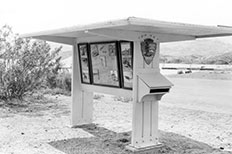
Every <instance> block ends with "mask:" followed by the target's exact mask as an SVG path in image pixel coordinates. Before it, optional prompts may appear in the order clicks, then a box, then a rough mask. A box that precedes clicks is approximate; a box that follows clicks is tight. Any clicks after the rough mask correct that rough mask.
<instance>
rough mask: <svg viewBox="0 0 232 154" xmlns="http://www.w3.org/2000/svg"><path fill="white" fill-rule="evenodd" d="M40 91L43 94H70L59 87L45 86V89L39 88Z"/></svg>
mask: <svg viewBox="0 0 232 154" xmlns="http://www.w3.org/2000/svg"><path fill="white" fill-rule="evenodd" d="M40 92H41V93H43V94H50V95H65V96H71V92H70V91H67V90H64V89H61V88H54V89H50V88H46V89H41V90H40Z"/></svg>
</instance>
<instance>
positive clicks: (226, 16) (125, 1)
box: [0, 0, 232, 34]
mask: <svg viewBox="0 0 232 154" xmlns="http://www.w3.org/2000/svg"><path fill="white" fill-rule="evenodd" d="M129 16H135V17H143V18H150V19H156V20H164V21H175V22H184V23H193V24H203V25H228V26H232V1H231V0H159V1H158V0H131V1H129V0H114V1H110V0H92V1H89V0H0V26H2V25H4V24H8V25H10V26H12V27H13V30H14V32H17V33H20V34H23V33H28V32H34V31H41V30H47V29H54V28H61V27H69V26H74V25H83V24H88V23H94V22H98V21H106V20H111V19H122V18H126V17H129Z"/></svg>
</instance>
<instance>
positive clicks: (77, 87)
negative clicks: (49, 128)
mask: <svg viewBox="0 0 232 154" xmlns="http://www.w3.org/2000/svg"><path fill="white" fill-rule="evenodd" d="M71 116H72V117H71V125H72V126H76V125H82V124H89V123H92V116H93V93H92V92H86V91H84V90H82V87H81V73H80V63H79V54H78V51H77V46H76V44H74V45H73V57H72V106H71Z"/></svg>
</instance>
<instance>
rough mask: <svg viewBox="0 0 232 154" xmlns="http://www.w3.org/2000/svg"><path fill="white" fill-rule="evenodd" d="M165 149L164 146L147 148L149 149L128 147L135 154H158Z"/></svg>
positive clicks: (158, 145)
mask: <svg viewBox="0 0 232 154" xmlns="http://www.w3.org/2000/svg"><path fill="white" fill-rule="evenodd" d="M162 147H163V144H161V143H159V144H157V145H152V146H147V147H134V146H132V145H128V146H126V149H128V150H130V151H132V152H133V153H134V154H158V152H159V150H160V149H161V148H162Z"/></svg>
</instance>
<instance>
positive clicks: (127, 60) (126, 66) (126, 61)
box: [119, 41, 133, 89]
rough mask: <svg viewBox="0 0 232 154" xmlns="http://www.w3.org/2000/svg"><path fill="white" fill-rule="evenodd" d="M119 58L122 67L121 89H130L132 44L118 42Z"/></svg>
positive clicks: (131, 80) (131, 83)
mask: <svg viewBox="0 0 232 154" xmlns="http://www.w3.org/2000/svg"><path fill="white" fill-rule="evenodd" d="M119 47H120V51H121V52H120V53H121V54H120V56H121V65H122V81H123V84H122V87H123V88H126V89H132V86H133V42H128V41H120V42H119Z"/></svg>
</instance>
